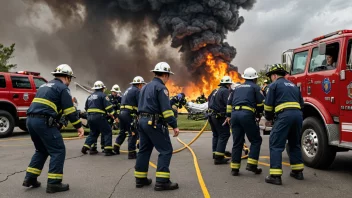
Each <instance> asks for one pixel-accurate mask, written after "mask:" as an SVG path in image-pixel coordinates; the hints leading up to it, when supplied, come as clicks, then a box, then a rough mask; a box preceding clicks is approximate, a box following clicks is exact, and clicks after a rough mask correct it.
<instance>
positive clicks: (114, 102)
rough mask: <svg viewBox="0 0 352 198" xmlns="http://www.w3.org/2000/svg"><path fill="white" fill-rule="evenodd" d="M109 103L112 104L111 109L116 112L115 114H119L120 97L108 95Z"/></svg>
mask: <svg viewBox="0 0 352 198" xmlns="http://www.w3.org/2000/svg"><path fill="white" fill-rule="evenodd" d="M108 97H109V100H110V103H111V104H112V107H113V108H114V110H115V111H116V113H118V114H119V113H120V107H121V96H118V95H116V96H113V95H112V94H109V95H108Z"/></svg>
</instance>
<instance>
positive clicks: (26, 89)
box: [0, 71, 47, 138]
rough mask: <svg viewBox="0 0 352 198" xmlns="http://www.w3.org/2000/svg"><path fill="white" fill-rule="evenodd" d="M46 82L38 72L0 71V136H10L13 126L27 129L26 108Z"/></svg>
mask: <svg viewBox="0 0 352 198" xmlns="http://www.w3.org/2000/svg"><path fill="white" fill-rule="evenodd" d="M46 82H47V80H45V79H44V78H43V77H41V76H40V73H38V72H29V71H19V72H14V73H12V72H0V138H3V137H7V136H10V135H11V134H12V133H13V130H14V127H15V126H18V127H19V128H20V129H22V130H24V131H27V128H26V118H27V115H26V112H27V109H28V108H29V106H30V104H31V102H32V100H33V98H34V96H35V94H36V93H37V89H38V88H39V86H41V85H42V84H45V83H46Z"/></svg>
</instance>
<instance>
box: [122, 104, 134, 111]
mask: <svg viewBox="0 0 352 198" xmlns="http://www.w3.org/2000/svg"><path fill="white" fill-rule="evenodd" d="M120 109H129V110H136V111H138V107H136V106H131V105H122V106H121V107H120Z"/></svg>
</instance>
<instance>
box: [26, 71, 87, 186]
mask: <svg viewBox="0 0 352 198" xmlns="http://www.w3.org/2000/svg"><path fill="white" fill-rule="evenodd" d="M51 73H52V74H53V75H54V76H55V79H53V80H52V81H50V82H48V83H46V84H43V85H41V86H40V88H39V89H38V92H37V94H36V96H35V98H34V99H33V101H32V103H31V105H30V107H29V109H28V110H27V116H28V118H27V127H28V131H29V134H30V136H31V139H32V141H33V143H34V146H35V150H36V151H35V153H34V155H33V157H32V160H31V162H30V164H29V166H28V168H27V172H26V176H25V179H24V181H23V184H22V185H23V186H25V187H30V186H32V187H33V188H36V187H39V186H40V184H41V183H40V182H38V181H37V177H38V176H39V175H40V174H41V172H42V169H43V166H44V164H45V161H46V159H47V158H48V156H50V158H51V159H50V164H49V172H48V184H47V188H46V192H47V193H55V192H61V191H67V190H69V185H68V184H63V183H61V182H62V178H63V168H64V162H65V155H66V149H65V144H64V141H63V139H62V136H61V134H60V131H59V129H58V122H59V117H60V115H59V114H61V113H60V112H63V114H65V115H66V116H67V117H68V119H69V120H70V122H71V123H72V125H73V126H74V127H75V128H76V129H77V130H78V135H79V136H80V137H83V135H84V130H83V128H82V124H81V121H80V120H79V119H78V115H77V113H76V110H75V107H74V106H73V103H72V98H71V94H70V90H69V88H68V86H69V84H70V82H71V79H72V77H75V76H73V72H72V69H71V67H70V66H69V65H66V64H62V65H59V66H58V67H57V68H56V69H55V71H54V72H51Z"/></svg>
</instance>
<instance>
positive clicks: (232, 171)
mask: <svg viewBox="0 0 352 198" xmlns="http://www.w3.org/2000/svg"><path fill="white" fill-rule="evenodd" d="M239 174H240V170H239V169H234V168H233V169H232V170H231V175H232V176H238V175H239Z"/></svg>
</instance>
